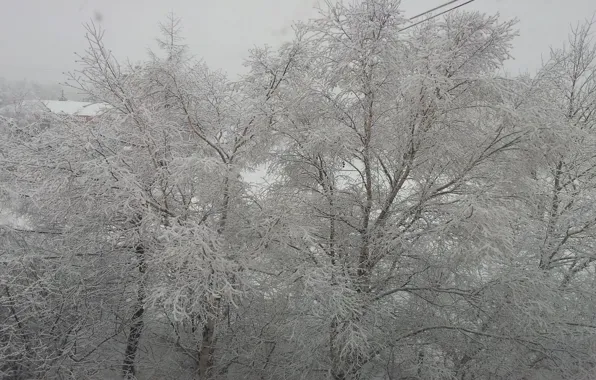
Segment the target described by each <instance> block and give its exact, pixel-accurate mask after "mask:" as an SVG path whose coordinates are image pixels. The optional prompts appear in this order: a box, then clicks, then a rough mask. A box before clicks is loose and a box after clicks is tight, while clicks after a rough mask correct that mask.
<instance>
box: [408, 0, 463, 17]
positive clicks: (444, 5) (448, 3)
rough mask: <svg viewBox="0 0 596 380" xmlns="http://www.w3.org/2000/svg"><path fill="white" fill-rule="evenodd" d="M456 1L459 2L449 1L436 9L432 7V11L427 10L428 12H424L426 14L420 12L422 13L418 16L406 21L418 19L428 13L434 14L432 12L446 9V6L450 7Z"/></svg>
mask: <svg viewBox="0 0 596 380" xmlns="http://www.w3.org/2000/svg"><path fill="white" fill-rule="evenodd" d="M458 1H459V0H451V1H449V2H447V3H445V4H443V5H439V6H438V7H434V8H433V9H429V10H428V11H426V12H422V13H420V14H417V15H416V16H414V17H410V18H409V19H408V20H410V21H412V20H414V19H415V18H418V17H421V16H424V15H425V14H428V13H430V12H434V11H436V10H437V9H441V8H444V7H446V6H448V5H451V4H453V3H457V2H458Z"/></svg>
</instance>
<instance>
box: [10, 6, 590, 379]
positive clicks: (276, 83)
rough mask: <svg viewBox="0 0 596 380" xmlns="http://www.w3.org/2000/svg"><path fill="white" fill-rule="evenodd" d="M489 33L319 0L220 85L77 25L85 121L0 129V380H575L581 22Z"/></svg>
mask: <svg viewBox="0 0 596 380" xmlns="http://www.w3.org/2000/svg"><path fill="white" fill-rule="evenodd" d="M514 24H515V23H514V22H512V21H502V20H500V19H499V18H498V17H496V16H487V15H483V14H479V13H476V12H459V11H457V12H450V13H448V14H446V15H445V16H443V17H441V18H433V19H429V20H427V21H426V22H424V23H421V24H419V25H417V26H415V27H413V28H408V29H407V30H403V29H404V28H405V27H406V26H407V25H409V24H408V21H407V18H406V17H405V16H404V15H403V14H402V13H401V11H400V2H399V1H397V0H366V1H362V2H354V3H351V4H350V5H348V4H347V3H341V2H340V3H337V4H332V3H327V4H326V5H325V6H324V7H322V8H321V9H320V15H319V17H318V18H316V19H314V20H311V21H309V22H306V23H299V24H297V25H296V26H295V28H294V30H295V38H294V39H293V41H291V42H288V43H286V44H284V45H283V46H281V47H280V48H279V49H277V50H274V49H272V48H269V47H263V48H255V49H253V50H252V51H251V52H250V56H249V58H248V59H247V61H246V65H247V67H248V68H249V73H248V74H247V75H246V76H245V77H243V78H241V80H239V81H236V82H232V81H230V80H229V79H228V78H226V76H225V75H223V74H222V73H220V72H218V71H213V70H211V69H210V68H208V67H207V66H206V65H205V64H204V63H203V62H201V61H197V60H196V59H194V58H193V57H192V56H191V55H190V54H189V52H188V51H187V48H186V46H185V45H184V41H183V39H182V36H181V34H180V32H181V23H180V20H179V19H177V18H175V17H174V16H173V15H170V17H168V19H167V21H166V22H165V23H163V24H160V30H161V37H160V38H159V39H158V43H159V47H160V51H159V52H151V53H150V54H149V57H148V59H147V60H146V61H145V62H143V63H141V64H137V65H131V64H125V63H123V61H119V60H118V59H116V57H114V56H112V54H111V53H110V51H109V49H108V48H107V47H105V46H104V44H103V41H102V36H103V31H102V30H100V29H98V28H97V27H96V26H95V25H93V24H91V25H88V26H87V34H86V36H87V40H88V42H89V47H88V50H87V51H86V52H85V53H83V54H81V56H80V60H79V63H80V69H79V71H77V72H75V73H72V74H71V75H70V84H71V86H73V87H74V88H76V89H77V90H78V91H81V92H83V93H85V94H86V96H87V97H88V98H89V99H93V101H94V102H96V103H98V104H106V106H105V107H104V108H103V110H102V113H101V114H99V115H97V116H96V117H95V118H94V119H93V120H91V121H89V122H82V121H79V120H77V119H65V118H60V117H59V116H56V120H55V122H52V123H50V124H45V123H41V122H40V120H38V119H36V118H32V117H30V115H27V113H26V112H25V113H19V114H15V115H12V116H11V117H10V118H9V117H0V133H1V137H0V160H1V162H2V165H0V176H1V179H2V181H1V182H0V201H1V202H2V205H3V206H2V209H1V210H0V222H1V223H0V241H1V242H2V247H3V249H2V254H1V255H0V261H1V262H2V266H1V269H0V270H1V272H0V274H1V276H0V318H1V320H2V323H0V338H1V342H2V344H1V345H0V358H1V360H0V377H2V378H7V379H34V378H39V379H42V378H43V379H46V378H56V379H69V378H70V379H82V378H85V379H86V378H90V379H105V378H125V379H134V378H136V379H139V380H141V379H200V380H206V379H240V378H242V379H255V380H256V379H321V380H323V379H330V380H331V379H332V380H358V379H362V380H363V379H402V380H406V379H440V380H447V379H449V380H451V379H457V380H489V379H519V380H522V379H561V380H562V379H589V378H593V376H595V374H596V362H595V360H594V358H595V357H596V322H595V321H594V315H596V314H595V312H596V294H594V291H593V289H594V285H595V283H594V281H595V279H596V277H595V276H594V275H595V266H594V262H595V260H596V257H595V256H594V254H593V250H594V247H595V246H596V211H595V210H594V206H593V204H594V202H593V200H594V199H595V197H596V166H595V164H596V161H595V157H594V153H593V152H594V151H595V150H596V138H595V137H594V136H592V131H593V127H594V121H595V120H596V112H595V110H596V45H594V43H593V42H592V41H591V39H590V36H591V30H592V27H593V25H592V23H589V22H587V23H585V24H582V25H580V26H578V27H577V28H574V29H573V30H572V32H571V34H570V39H569V41H568V43H567V44H565V46H564V47H563V48H561V49H553V50H552V51H551V56H550V59H549V60H547V61H546V62H545V64H544V67H543V68H542V70H541V71H539V72H538V73H537V74H536V75H534V76H528V75H526V76H519V77H514V78H512V77H504V76H503V75H501V74H500V69H501V68H502V64H503V62H504V61H505V60H506V59H508V58H509V50H510V48H511V44H512V41H513V38H514V37H515V35H516V32H515V29H514ZM263 168H264V170H265V171H266V173H265V174H264V175H263V177H262V178H261V180H260V183H259V184H258V185H256V186H255V185H254V184H250V183H248V182H247V181H246V180H245V174H246V173H248V172H251V171H253V170H261V169H263Z"/></svg>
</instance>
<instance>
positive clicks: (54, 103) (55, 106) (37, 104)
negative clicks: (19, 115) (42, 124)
mask: <svg viewBox="0 0 596 380" xmlns="http://www.w3.org/2000/svg"><path fill="white" fill-rule="evenodd" d="M107 109H108V105H107V104H105V103H91V102H77V101H72V100H24V101H23V102H21V103H19V104H18V105H8V106H5V107H2V108H0V114H2V113H4V112H7V111H8V112H10V111H12V112H14V111H15V110H20V111H29V112H40V111H49V112H51V113H54V114H57V115H69V116H81V117H93V116H97V115H99V114H101V113H103V112H105V111H106V110H107ZM2 111H4V112H2Z"/></svg>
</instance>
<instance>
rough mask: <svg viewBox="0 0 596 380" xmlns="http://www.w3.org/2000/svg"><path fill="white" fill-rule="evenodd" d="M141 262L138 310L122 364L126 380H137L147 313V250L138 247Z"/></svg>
mask: <svg viewBox="0 0 596 380" xmlns="http://www.w3.org/2000/svg"><path fill="white" fill-rule="evenodd" d="M135 251H136V253H137V258H138V262H139V266H138V268H139V274H140V275H141V279H140V281H139V289H138V290H137V310H136V311H135V313H134V314H133V316H132V318H131V325H130V331H129V333H128V339H127V341H126V350H125V352H124V362H123V364H122V377H123V378H124V379H135V378H136V368H135V357H136V356H137V351H138V348H139V341H140V339H141V333H142V332H143V327H144V321H143V314H144V313H145V297H146V294H145V278H144V276H145V272H146V271H147V264H146V263H145V248H144V247H143V246H142V245H137V246H136V248H135Z"/></svg>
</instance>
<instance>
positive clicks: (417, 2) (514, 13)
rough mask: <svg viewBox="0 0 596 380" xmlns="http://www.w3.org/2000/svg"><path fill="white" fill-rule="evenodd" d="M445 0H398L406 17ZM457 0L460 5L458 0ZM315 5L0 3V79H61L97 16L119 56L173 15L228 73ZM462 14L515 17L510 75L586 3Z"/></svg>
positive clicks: (519, 3) (513, 4)
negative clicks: (85, 26) (516, 29)
mask: <svg viewBox="0 0 596 380" xmlns="http://www.w3.org/2000/svg"><path fill="white" fill-rule="evenodd" d="M446 1H447V0H402V7H403V9H404V10H405V12H406V15H414V14H416V13H419V12H421V11H424V10H426V9H429V8H432V7H434V6H436V5H439V4H442V3H445V2H446ZM463 1H464V0H461V2H463ZM315 3H316V0H0V10H1V12H0V77H5V78H10V79H24V78H27V79H31V80H35V81H39V82H44V83H51V82H57V81H62V80H63V79H64V76H63V75H62V72H64V71H69V70H72V69H73V68H76V64H75V63H74V60H75V58H76V57H75V56H74V52H75V51H76V52H81V51H82V50H84V48H85V41H84V38H83V35H84V32H83V27H82V24H83V23H84V22H86V21H88V20H90V19H91V18H93V17H94V15H95V14H96V13H99V14H101V16H102V21H101V26H102V27H103V28H104V29H105V30H106V43H107V45H108V47H109V48H111V49H112V50H113V52H114V53H115V54H116V56H117V57H119V58H125V57H129V58H131V59H132V60H133V61H134V60H138V59H142V58H144V56H145V54H146V51H147V48H148V47H152V46H153V44H154V42H153V41H154V37H155V36H156V34H157V23H158V22H159V21H161V20H163V19H164V16H165V15H166V14H167V13H168V12H170V11H174V12H175V13H176V14H177V15H179V16H181V17H182V19H183V23H184V35H185V36H186V39H187V40H186V42H187V44H188V45H189V46H190V49H191V51H192V52H193V53H194V54H195V55H196V56H198V57H202V58H204V59H205V60H206V61H207V63H208V64H209V65H210V66H211V67H212V68H220V69H223V70H225V71H227V72H228V73H230V74H232V75H233V74H237V73H238V72H239V71H240V70H241V69H242V59H243V58H244V57H246V52H247V50H248V49H249V48H251V47H252V46H254V45H263V44H265V43H269V44H273V45H275V44H277V43H279V42H280V41H283V40H284V39H289V38H290V37H291V30H290V28H289V26H290V25H291V23H292V21H293V20H296V19H306V18H308V17H311V16H312V15H314V13H313V10H312V8H313V5H314V4H315ZM465 9H469V10H472V9H476V10H481V11H483V12H487V13H496V12H500V14H501V16H502V17H504V18H513V17H516V18H518V19H519V20H520V23H519V24H518V27H519V29H520V33H521V36H520V37H518V38H517V40H516V41H515V49H514V51H513V54H514V56H515V58H516V60H515V61H513V62H510V63H509V64H508V68H509V69H511V70H512V71H525V70H527V69H534V68H536V67H537V66H538V65H539V63H540V56H541V54H542V53H545V54H546V53H547V52H548V48H549V46H550V45H560V44H561V42H562V41H563V40H564V39H565V37H566V33H567V31H568V28H569V25H570V23H575V22H576V21H578V20H583V19H585V18H589V17H591V16H592V14H593V13H594V11H596V2H595V1H594V0H476V1H475V2H474V3H471V4H470V5H467V6H466V7H465Z"/></svg>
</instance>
